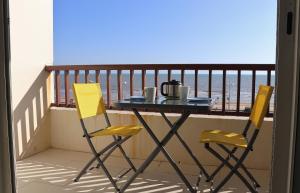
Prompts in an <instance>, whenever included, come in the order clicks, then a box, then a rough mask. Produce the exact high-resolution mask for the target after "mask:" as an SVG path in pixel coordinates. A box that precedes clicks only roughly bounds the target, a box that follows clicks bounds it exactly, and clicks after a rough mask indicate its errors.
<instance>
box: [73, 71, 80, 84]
mask: <svg viewBox="0 0 300 193" xmlns="http://www.w3.org/2000/svg"><path fill="white" fill-rule="evenodd" d="M74 79H75V80H74V81H75V83H79V82H80V77H79V70H75V77H74Z"/></svg>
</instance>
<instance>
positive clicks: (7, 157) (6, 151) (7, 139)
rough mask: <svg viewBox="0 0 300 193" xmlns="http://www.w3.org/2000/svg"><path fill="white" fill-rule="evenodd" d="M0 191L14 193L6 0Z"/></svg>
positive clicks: (0, 69) (0, 29) (1, 28)
mask: <svg viewBox="0 0 300 193" xmlns="http://www.w3.org/2000/svg"><path fill="white" fill-rule="evenodd" d="M0 3H1V6H0V93H1V94H0V141H1V145H0V158H1V159H0V192H5V193H15V192H16V183H15V159H14V144H13V140H12V139H13V133H12V132H13V129H12V111H11V94H10V67H9V66H10V64H9V63H10V47H9V40H10V38H9V20H8V18H9V13H8V10H9V8H8V0H1V1H0Z"/></svg>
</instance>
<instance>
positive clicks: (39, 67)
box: [10, 0, 53, 159]
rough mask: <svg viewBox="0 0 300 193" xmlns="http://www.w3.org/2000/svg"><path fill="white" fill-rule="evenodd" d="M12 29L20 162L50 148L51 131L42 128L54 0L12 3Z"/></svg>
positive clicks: (51, 41)
mask: <svg viewBox="0 0 300 193" xmlns="http://www.w3.org/2000/svg"><path fill="white" fill-rule="evenodd" d="M10 30H11V31H10V35H11V37H10V38H11V85H12V105H13V115H14V122H13V126H14V132H15V142H16V155H17V159H19V158H20V157H24V156H26V155H29V154H32V153H35V152H38V151H41V150H43V149H45V148H47V147H49V145H50V141H49V137H48V136H47V135H48V134H49V130H48V128H45V127H42V126H41V125H43V124H42V123H43V121H45V114H46V113H47V111H48V107H49V100H48V96H49V90H48V88H49V87H47V84H48V83H49V80H48V74H47V73H46V72H45V71H44V66H45V65H46V64H52V63H53V0H26V1H22V0H10ZM47 133H48V134H47ZM37 141H39V142H41V144H38V143H37Z"/></svg>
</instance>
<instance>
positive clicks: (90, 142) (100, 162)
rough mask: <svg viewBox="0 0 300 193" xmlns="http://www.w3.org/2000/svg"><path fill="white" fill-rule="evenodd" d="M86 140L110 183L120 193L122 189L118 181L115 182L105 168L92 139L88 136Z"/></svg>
mask: <svg viewBox="0 0 300 193" xmlns="http://www.w3.org/2000/svg"><path fill="white" fill-rule="evenodd" d="M86 138H87V141H88V144H89V146H90V148H91V150H92V152H93V153H94V156H95V157H96V159H97V161H98V163H99V164H100V166H101V168H102V170H103V171H104V173H105V175H106V176H107V177H108V179H109V181H110V182H111V183H112V185H113V186H114V188H115V189H116V191H117V192H119V191H120V189H119V187H118V186H117V183H116V181H115V180H114V179H113V177H112V176H111V175H110V173H109V171H108V169H107V168H106V167H105V165H104V163H103V161H102V160H101V159H100V157H99V156H98V153H97V151H96V149H95V147H94V145H93V143H92V141H91V139H90V138H89V137H88V136H87V137H86Z"/></svg>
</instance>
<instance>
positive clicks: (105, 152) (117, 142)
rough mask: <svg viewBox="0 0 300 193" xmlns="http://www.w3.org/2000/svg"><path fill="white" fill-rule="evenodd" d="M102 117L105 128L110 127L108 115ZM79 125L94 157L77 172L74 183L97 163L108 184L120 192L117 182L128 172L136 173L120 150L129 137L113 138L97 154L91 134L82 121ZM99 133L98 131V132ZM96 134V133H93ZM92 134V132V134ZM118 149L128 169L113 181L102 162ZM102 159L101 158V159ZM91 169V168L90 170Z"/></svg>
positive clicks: (132, 165) (123, 152) (81, 120)
mask: <svg viewBox="0 0 300 193" xmlns="http://www.w3.org/2000/svg"><path fill="white" fill-rule="evenodd" d="M104 117H105V120H106V123H107V127H110V126H111V123H110V121H109V118H108V115H107V113H106V112H104ZM80 123H81V127H82V129H83V133H84V135H83V137H85V138H86V140H87V142H88V145H89V146H90V148H91V150H92V153H93V155H94V157H93V158H92V159H91V160H90V161H89V162H88V163H87V164H86V165H85V166H84V168H83V169H82V170H81V171H80V172H79V174H78V176H77V177H76V178H75V179H74V181H75V182H78V181H79V180H80V178H81V177H82V176H83V175H84V174H85V173H86V172H87V170H88V169H89V168H90V166H91V165H92V164H93V163H94V162H95V161H97V162H98V164H97V166H96V167H97V168H99V167H101V168H102V169H103V171H104V173H105V174H106V176H107V177H108V179H109V180H110V182H111V183H112V185H113V186H114V188H115V189H116V191H117V192H119V191H120V188H119V187H118V185H117V182H118V180H120V179H121V178H122V177H123V176H125V175H126V174H127V173H128V172H130V171H131V170H133V171H134V172H136V167H135V166H134V164H133V163H132V161H131V160H130V159H129V157H128V156H127V154H126V152H125V150H124V149H123V148H122V146H121V145H122V144H123V143H124V142H126V141H127V140H128V139H129V138H130V137H131V136H128V137H121V136H113V139H114V141H113V142H111V143H110V144H109V145H107V146H106V147H105V148H103V149H102V150H101V151H99V152H97V151H96V148H95V146H94V144H93V142H92V140H91V139H92V138H93V136H91V133H88V131H87V128H86V126H85V124H84V120H83V119H80ZM98 131H99V130H98ZM95 132H97V131H95ZM92 133H94V132H92ZM117 148H118V149H119V150H120V152H121V153H122V155H123V157H124V158H125V160H126V161H127V162H128V164H129V166H130V169H128V170H126V171H125V172H124V173H122V174H120V175H118V176H117V177H116V178H115V179H114V178H113V177H112V175H111V174H110V172H109V171H108V169H107V168H106V166H105V165H104V162H105V161H106V160H107V158H108V157H109V156H110V155H111V154H112V153H113V152H114V151H115V150H116V149H117ZM101 157H102V158H101ZM91 169H92V168H91Z"/></svg>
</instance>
